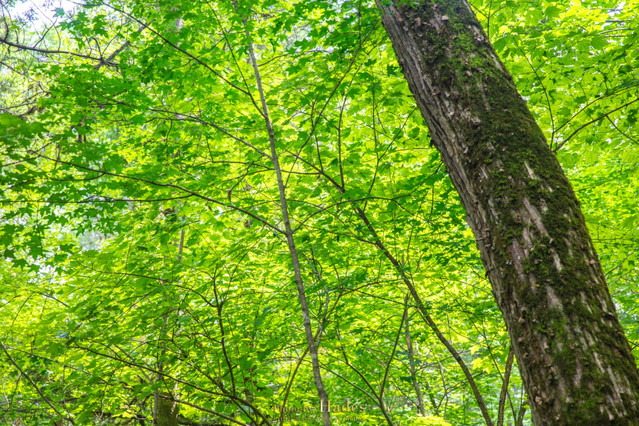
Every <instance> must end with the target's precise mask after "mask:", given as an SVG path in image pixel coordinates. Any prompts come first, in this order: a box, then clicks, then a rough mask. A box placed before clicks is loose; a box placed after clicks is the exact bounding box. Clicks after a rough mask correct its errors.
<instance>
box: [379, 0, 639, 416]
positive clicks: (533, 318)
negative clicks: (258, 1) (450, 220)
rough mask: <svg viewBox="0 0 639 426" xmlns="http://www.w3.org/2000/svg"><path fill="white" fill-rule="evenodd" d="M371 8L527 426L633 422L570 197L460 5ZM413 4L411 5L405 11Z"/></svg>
mask: <svg viewBox="0 0 639 426" xmlns="http://www.w3.org/2000/svg"><path fill="white" fill-rule="evenodd" d="M399 3H400V2H395V3H393V2H390V4H389V2H384V1H381V0H378V5H379V7H380V9H381V10H382V13H383V23H384V27H385V28H386V30H387V32H388V34H389V36H390V39H391V41H392V44H393V48H394V49H395V52H396V54H397V57H398V60H399V63H400V65H401V66H402V68H403V72H404V75H405V77H406V79H407V80H408V84H409V87H410V89H411V91H412V93H413V95H414V97H415V99H416V101H417V105H418V107H419V109H420V111H421V112H422V115H423V117H424V119H425V120H426V123H427V124H428V127H429V129H430V133H431V138H432V141H433V143H434V144H435V146H436V147H437V149H438V150H439V152H440V153H441V155H442V159H443V161H444V164H445V165H446V168H447V169H448V173H449V174H450V177H451V180H452V182H453V184H454V185H455V188H456V189H457V191H458V192H459V195H460V197H461V200H462V203H463V205H464V207H465V208H466V212H467V214H468V217H467V221H468V223H469V225H470V226H471V228H472V230H473V232H474V234H475V238H476V240H477V246H478V248H479V251H480V253H481V258H482V261H483V263H484V266H485V267H486V271H487V275H488V277H489V279H490V282H491V284H492V289H493V294H494V297H495V299H496V301H497V304H498V305H499V308H500V309H501V312H502V314H503V317H504V320H505V322H506V326H507V328H508V333H509V335H510V339H511V342H512V346H513V350H514V352H515V356H516V358H517V361H518V366H519V369H520V372H521V376H522V379H523V382H524V386H525V388H526V391H527V393H528V399H529V403H530V407H531V411H532V417H533V421H534V423H535V424H538V425H551V424H552V425H561V424H584V425H607V424H615V425H626V424H639V420H638V419H639V374H638V373H637V368H636V365H635V362H634V358H633V356H632V352H631V350H630V347H629V345H628V342H627V340H626V338H625V336H624V333H623V330H622V328H621V326H620V324H619V321H618V318H617V315H616V312H615V306H614V304H613V302H612V299H611V297H610V293H609V292H608V288H607V286H606V282H605V279H604V275H603V272H602V269H601V265H600V264H599V260H598V258H597V254H596V253H595V250H594V248H593V245H592V242H591V240H590V236H589V235H588V231H587V229H586V226H585V223H584V218H583V215H582V213H581V210H580V206H579V202H578V201H577V199H576V197H575V194H574V193H573V190H572V188H571V186H570V184H569V183H568V180H567V179H566V177H565V175H564V173H563V171H562V169H561V166H560V165H559V163H558V161H557V160H556V158H555V157H554V155H553V153H552V152H551V150H550V149H549V147H548V145H547V142H546V139H545V137H544V135H543V133H542V131H541V130H540V128H539V126H538V125H537V124H536V123H535V121H534V119H533V117H532V115H531V114H530V112H529V111H528V109H527V107H526V103H525V102H524V100H523V99H522V98H521V96H520V95H519V93H518V92H517V89H516V87H515V85H514V83H513V80H512V77H511V76H510V74H509V73H508V71H507V70H506V69H505V67H504V66H503V65H502V63H501V61H500V60H499V58H498V57H497V55H496V54H495V52H494V50H493V48H492V46H491V45H490V42H489V41H488V38H487V37H486V35H485V34H484V31H483V30H482V28H481V26H480V24H479V22H478V21H477V19H476V17H475V15H474V14H473V12H472V10H471V8H470V6H469V5H468V3H467V2H466V0H437V1H429V0H424V1H418V2H406V1H404V2H401V3H402V4H399ZM410 4H413V6H410Z"/></svg>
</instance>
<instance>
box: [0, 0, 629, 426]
mask: <svg viewBox="0 0 639 426" xmlns="http://www.w3.org/2000/svg"><path fill="white" fill-rule="evenodd" d="M473 5H474V6H475V7H476V11H477V13H478V16H479V17H480V19H482V21H483V23H484V25H485V27H486V28H487V30H488V32H489V34H490V38H491V40H492V41H493V43H494V45H495V47H496V49H497V50H498V53H499V54H500V56H501V57H502V59H503V60H504V62H505V63H506V64H507V66H508V68H509V69H510V71H511V72H512V74H513V76H514V77H515V82H516V84H517V86H518V88H519V89H520V91H521V92H522V94H523V96H524V97H525V98H526V99H527V100H528V104H529V107H530V108H531V110H532V111H533V113H534V114H535V117H536V119H537V120H538V121H539V123H540V124H541V126H542V129H543V130H544V131H545V133H546V136H547V138H548V141H549V143H550V144H551V147H552V148H553V149H556V150H557V151H556V152H557V156H558V158H559V160H560V161H561V162H562V164H563V166H564V167H565V169H566V170H567V172H568V174H569V176H570V178H571V181H572V183H573V185H574V187H575V190H576V192H577V193H578V196H579V198H580V200H581V202H582V204H583V209H584V212H585V215H586V219H587V221H588V224H589V227H590V230H591V232H592V234H593V238H594V240H595V242H596V244H597V248H598V250H599V253H600V257H601V262H602V265H603V266H604V270H605V271H607V273H608V279H609V283H610V287H611V291H612V293H613V296H614V297H615V300H616V302H617V303H618V304H619V314H620V317H621V319H622V321H623V322H624V326H625V328H626V331H627V333H628V336H629V338H630V340H631V341H633V342H635V343H636V342H638V341H639V329H638V328H637V327H636V324H637V318H636V298H637V290H636V288H637V285H636V284H637V282H636V281H637V278H636V277H637V265H636V261H635V260H634V259H635V258H636V250H637V247H639V234H638V231H637V229H639V228H638V227H637V224H638V223H639V216H638V214H639V213H638V212H637V209H636V199H637V197H638V196H639V173H638V168H637V158H639V153H638V152H637V150H638V149H639V148H638V143H637V141H638V140H639V136H638V135H637V132H636V126H635V122H636V119H637V115H638V111H639V110H638V106H639V102H635V101H636V98H637V95H636V93H637V92H636V87H637V82H639V76H638V75H637V71H636V70H637V69H639V66H638V65H639V64H637V61H638V58H639V53H638V51H637V50H636V45H637V41H639V40H637V33H636V31H631V30H630V29H631V28H635V27H636V25H637V17H636V16H635V15H636V14H633V11H636V10H637V8H638V7H639V4H638V3H637V1H636V0H632V1H627V2H625V3H624V5H623V6H618V5H617V4H616V3H612V2H600V1H599V2H596V3H594V2H593V3H592V4H590V3H588V2H585V1H583V2H571V3H570V4H566V3H565V2H549V1H538V0H536V1H534V2H533V3H522V2H516V1H511V0H503V1H497V2H495V1H488V0H486V1H484V2H482V1H476V2H474V3H473ZM52 14H53V15H54V19H57V21H56V24H55V28H54V29H55V31H54V30H53V29H51V30H49V31H47V30H48V29H49V28H48V27H47V25H48V24H46V23H45V21H28V20H26V21H21V20H18V19H14V20H9V18H6V19H5V20H4V23H5V24H6V26H7V27H8V28H9V37H8V38H7V40H5V41H8V42H11V43H13V44H14V46H9V45H6V44H3V45H2V47H1V48H0V60H1V61H2V65H3V66H4V68H2V69H1V70H0V87H1V88H2V90H0V108H1V110H0V112H1V114H0V163H1V164H2V166H1V170H0V185H1V188H2V190H1V191H0V192H1V194H2V195H1V200H0V203H1V204H0V252H2V253H3V254H4V256H3V258H2V259H1V260H0V262H2V264H1V266H0V286H1V289H2V291H1V295H0V341H1V342H2V345H3V347H4V348H5V349H6V352H0V359H1V360H2V361H0V381H1V382H2V387H1V389H2V402H0V406H1V407H2V416H3V417H2V422H3V423H8V424H11V423H12V422H13V423H17V422H19V421H22V423H24V424H51V423H50V422H51V419H68V420H69V419H72V420H73V421H74V422H75V424H118V423H120V424H121V423H123V422H125V421H128V419H133V418H137V419H145V420H146V421H150V420H151V419H152V415H153V414H152V413H153V405H154V395H155V394H159V393H167V392H168V393H172V394H173V396H174V397H175V398H176V399H178V400H179V401H181V402H180V404H179V405H180V415H181V416H182V417H183V418H184V419H186V420H188V421H191V422H195V423H201V424H207V423H208V424H210V423H211V422H216V421H227V422H230V421H236V422H243V423H247V422H249V421H253V422H255V423H257V422H263V421H264V419H265V418H267V417H269V416H270V417H271V418H273V417H275V416H276V412H275V410H274V409H273V407H281V406H282V405H285V406H286V408H287V409H288V408H291V407H297V408H298V409H299V410H298V411H297V412H295V411H293V412H292V413H291V412H289V411H286V412H285V415H286V414H288V415H289V417H286V418H287V419H288V420H287V422H291V424H294V423H295V422H296V421H300V420H299V418H300V413H301V412H303V411H302V409H303V407H312V411H311V412H310V416H311V417H313V416H314V418H318V408H317V407H318V400H317V396H316V395H317V393H316V391H315V387H314V384H313V376H312V371H311V363H310V359H309V355H308V353H307V346H306V340H305V337H304V330H303V328H302V313H301V310H300V304H299V302H298V299H297V293H296V289H295V285H294V282H293V272H292V271H293V269H292V266H291V258H290V255H289V252H288V250H287V245H286V239H285V237H284V235H283V234H282V232H281V231H282V229H283V224H282V219H281V217H282V216H281V210H280V205H279V201H280V200H279V192H278V187H277V182H276V179H275V173H274V170H273V165H272V162H271V160H270V155H271V152H270V150H269V138H268V133H267V131H266V128H265V123H264V117H263V114H262V112H261V108H262V105H261V103H260V99H259V93H258V91H257V84H256V78H255V74H254V70H253V68H252V66H251V64H250V61H249V60H248V57H249V51H250V47H251V45H252V46H254V49H255V52H256V56H257V62H258V64H259V71H260V75H261V79H262V82H263V85H264V88H265V97H266V100H267V103H268V107H269V111H270V114H271V119H272V122H273V128H274V135H275V138H276V148H277V150H278V153H279V161H280V163H281V168H282V170H283V173H284V177H285V184H286V196H287V201H288V207H289V213H290V215H291V218H292V224H291V225H292V228H293V230H294V235H293V236H294V240H295V242H296V244H297V249H298V251H299V255H300V260H301V266H302V275H303V280H304V283H305V290H306V296H307V299H308V304H309V309H310V316H311V321H312V326H313V329H314V330H315V331H316V333H317V334H319V331H320V329H321V340H320V344H319V346H320V350H319V357H320V363H321V367H322V375H323V379H324V382H325V386H326V389H327V391H328V393H329V398H330V401H331V403H334V404H339V405H344V404H346V403H347V402H348V403H349V404H350V405H356V406H358V407H360V408H361V409H360V410H359V412H357V413H334V415H333V417H334V418H335V419H338V424H377V423H383V422H388V419H390V420H391V421H392V422H393V423H395V424H433V425H435V424H441V425H444V424H455V425H457V424H460V425H472V424H481V422H482V420H481V419H482V418H481V414H480V412H479V409H478V408H477V407H476V404H475V402H474V400H473V398H472V393H471V391H470V388H469V386H468V384H467V383H466V381H465V379H464V376H463V374H462V373H461V371H460V369H459V367H458V366H457V364H456V363H455V361H454V360H453V359H452V357H451V356H450V354H449V353H448V352H447V350H446V349H445V348H444V347H443V345H441V343H440V342H439V340H437V338H436V337H435V336H434V334H433V332H432V331H431V329H430V328H429V327H428V326H427V325H426V324H425V323H424V321H423V320H422V319H421V318H420V317H419V315H418V314H417V312H416V311H415V310H414V308H413V305H412V302H409V303H408V305H406V303H405V296H406V288H405V286H404V284H403V283H402V282H401V279H400V278H401V276H400V271H401V273H403V274H405V275H407V276H408V277H410V280H411V281H412V282H413V283H414V285H415V286H416V288H417V290H418V292H419V294H420V296H421V297H422V299H423V300H424V301H425V302H426V303H427V306H428V308H429V311H430V312H431V315H432V317H433V318H434V320H435V321H436V322H437V324H438V325H439V326H440V328H441V329H442V330H443V332H444V333H445V335H446V337H447V338H448V339H449V340H450V341H451V343H452V344H453V345H454V346H455V348H456V349H457V350H458V351H459V352H460V353H461V355H462V358H463V360H464V362H465V363H466V364H467V365H469V367H470V368H471V370H472V372H473V375H474V376H475V377H477V383H478V386H479V388H480V391H481V392H482V394H483V395H484V398H485V399H486V401H487V404H488V407H489V409H490V411H491V415H492V416H493V418H495V419H496V417H497V410H498V407H499V397H500V395H499V394H500V389H501V386H502V377H503V373H504V366H505V363H506V358H507V354H508V336H507V332H506V330H505V328H504V326H503V323H502V321H501V317H500V313H499V310H498V309H497V307H496V305H495V302H494V301H493V299H492V295H491V290H490V285H489V283H488V282H487V280H486V279H485V278H484V277H485V272H484V270H483V268H482V266H481V262H480V259H479V254H478V253H477V251H476V249H475V243H474V240H473V236H472V232H471V231H470V229H469V228H468V226H467V225H466V223H465V221H464V219H463V218H464V212H463V209H462V208H461V205H460V203H459V200H458V198H457V195H456V193H455V191H454V189H453V187H452V185H451V183H450V181H449V180H448V178H447V176H446V173H445V170H444V168H443V166H442V165H441V162H440V160H439V155H438V154H437V153H436V151H435V150H434V149H433V148H431V147H430V141H429V133H428V129H426V128H425V125H424V123H423V120H422V118H421V116H420V114H419V111H417V109H416V107H415V104H414V100H413V98H412V97H411V95H410V92H409V91H408V87H407V85H406V83H405V81H404V79H403V76H402V73H401V69H400V66H399V65H398V64H397V62H396V59H395V57H394V54H393V50H392V47H391V46H390V43H389V42H388V40H387V38H386V34H385V33H384V31H383V28H382V26H381V23H380V17H379V12H378V11H377V9H376V8H375V5H374V4H373V3H372V2H355V1H343V2H330V1H325V0H314V1H298V2H289V1H276V0H264V1H239V2H237V4H236V5H234V3H232V2H215V3H197V2H195V3H194V2H186V1H174V2H171V3H170V5H168V4H167V3H164V2H155V3H153V2H151V3H149V2H145V1H140V0H136V1H118V2H110V3H108V5H107V4H103V3H102V2H87V3H86V4H85V5H84V7H80V8H78V9H77V10H76V11H71V10H66V9H65V10H62V9H55V11H54V12H52ZM15 45H23V46H35V48H36V49H39V51H38V50H35V51H34V50H25V49H20V48H18V47H16V46H15ZM358 208H359V209H361V210H362V211H364V212H365V215H366V217H367V219H368V220H369V221H370V223H371V224H372V230H373V231H375V233H376V234H377V235H378V236H379V238H380V240H381V241H383V244H384V246H385V248H386V249H387V250H388V252H389V253H391V254H392V255H393V257H394V258H396V259H398V262H400V267H399V268H396V267H394V266H393V265H392V264H391V263H390V262H389V260H388V258H387V257H386V256H385V255H384V253H382V252H381V250H380V249H379V247H378V246H377V245H376V244H375V236H374V235H373V231H371V228H370V227H368V226H367V225H366V224H365V223H364V221H363V220H362V218H361V215H359V214H357V210H356V209H358ZM404 309H407V315H406V318H407V321H408V324H409V326H410V339H411V341H412V344H413V346H414V350H410V349H409V345H408V344H407V340H406V336H405V327H406V323H405V321H404V319H403V318H404V315H403V314H404ZM411 364H412V365H413V366H414V367H415V372H414V373H413V372H411ZM415 383H417V384H418V385H419V388H420V392H421V394H422V396H423V400H424V405H425V410H426V412H427V413H428V414H431V416H429V417H416V415H415V413H416V412H417V408H416V407H417V398H416V390H415ZM524 401H525V395H524V393H523V390H522V385H521V381H520V379H519V376H518V373H517V370H516V367H515V368H513V371H512V376H511V379H510V386H509V393H508V398H507V402H506V410H505V418H506V421H510V422H514V421H515V418H516V416H520V413H521V412H522V411H520V406H521V405H522V403H523V404H525V402H524ZM384 412H386V413H387V417H385V416H384ZM340 418H343V419H344V420H341V421H340V420H339V419H340ZM349 418H351V420H348V419H349ZM229 419H230V420H229ZM296 419H297V420H296ZM442 419H443V420H442ZM526 421H528V419H526ZM100 422H101V423H100ZM418 422H422V423H418ZM424 422H426V423H424ZM447 422H448V423H447ZM273 424H274V423H273Z"/></svg>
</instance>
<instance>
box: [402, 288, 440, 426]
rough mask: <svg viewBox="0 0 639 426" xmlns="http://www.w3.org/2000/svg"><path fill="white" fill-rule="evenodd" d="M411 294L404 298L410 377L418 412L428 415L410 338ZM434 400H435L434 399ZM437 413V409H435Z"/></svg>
mask: <svg viewBox="0 0 639 426" xmlns="http://www.w3.org/2000/svg"><path fill="white" fill-rule="evenodd" d="M409 297H410V295H408V294H407V295H406V298H405V299H404V322H405V323H406V352H407V354H408V363H409V365H410V377H411V381H412V382H413V388H415V397H416V398H417V412H418V413H419V415H420V416H425V415H426V410H425V409H424V398H423V397H422V391H421V389H420V388H419V382H418V381H417V372H416V370H415V351H414V350H413V340H412V339H411V338H410V326H409V322H410V317H409V315H408V300H409ZM433 402H434V401H433ZM433 409H434V410H437V406H436V405H435V404H434V403H433ZM435 414H436V415H437V411H435Z"/></svg>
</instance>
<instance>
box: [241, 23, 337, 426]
mask: <svg viewBox="0 0 639 426" xmlns="http://www.w3.org/2000/svg"><path fill="white" fill-rule="evenodd" d="M246 36H247V38H248V37H250V36H249V34H248V31H247V33H246ZM249 56H250V59H251V64H252V65H253V71H254V75H255V81H256V84H257V90H258V92H259V94H260V101H261V103H262V114H263V116H264V122H265V124H266V130H267V132H268V137H269V145H270V148H271V163H272V164H273V169H274V170H275V175H276V177H277V187H278V190H279V196H280V209H281V211H282V222H284V234H285V235H286V242H287V244H288V250H289V254H290V256H291V263H292V264H293V273H294V276H295V285H296V287H297V297H298V300H299V302H300V307H301V309H302V319H303V324H304V332H305V334H306V344H307V345H308V352H309V354H310V356H311V365H312V368H313V380H314V381H315V388H316V389H317V395H318V397H319V400H320V408H321V412H322V423H323V424H324V426H330V425H331V414H330V412H329V411H328V407H329V400H328V394H327V393H326V389H325V388H324V383H323V381H322V374H321V370H320V365H319V356H318V351H317V349H318V348H317V344H316V343H315V337H314V336H313V328H312V326H311V316H310V311H309V308H308V303H307V301H306V290H305V288H304V280H303V279H302V270H301V267H300V260H299V256H298V253H297V247H296V245H295V239H294V238H293V228H292V227H291V220H290V218H289V215H288V202H287V199H286V188H285V186H284V179H283V177H282V170H281V168H280V162H279V157H278V154H277V147H276V140H275V132H274V131H273V125H272V123H271V117H270V115H269V112H268V105H267V104H266V96H265V95H264V90H263V88H262V79H261V77H260V72H259V68H258V66H257V60H256V59H255V52H254V49H253V44H250V45H249ZM320 332H321V329H320ZM317 338H318V340H320V338H321V336H318V337H317Z"/></svg>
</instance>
